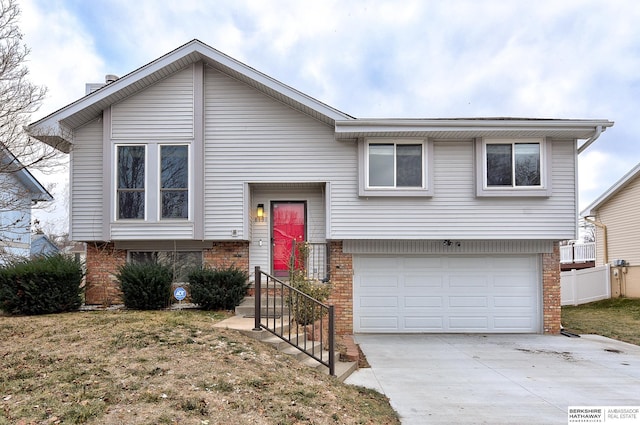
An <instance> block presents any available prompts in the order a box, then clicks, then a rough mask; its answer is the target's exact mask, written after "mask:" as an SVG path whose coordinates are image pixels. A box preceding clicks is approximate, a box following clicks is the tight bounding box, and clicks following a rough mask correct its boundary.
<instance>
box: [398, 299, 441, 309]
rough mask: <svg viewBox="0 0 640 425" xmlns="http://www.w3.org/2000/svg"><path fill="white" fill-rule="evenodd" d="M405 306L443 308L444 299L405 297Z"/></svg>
mask: <svg viewBox="0 0 640 425" xmlns="http://www.w3.org/2000/svg"><path fill="white" fill-rule="evenodd" d="M404 305H405V307H407V308H411V307H418V308H424V307H442V297H404Z"/></svg>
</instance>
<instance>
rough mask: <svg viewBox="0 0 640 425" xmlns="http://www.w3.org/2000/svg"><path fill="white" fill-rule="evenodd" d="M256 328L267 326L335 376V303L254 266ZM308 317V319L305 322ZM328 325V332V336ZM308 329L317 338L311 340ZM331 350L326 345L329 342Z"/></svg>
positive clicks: (271, 331) (269, 330)
mask: <svg viewBox="0 0 640 425" xmlns="http://www.w3.org/2000/svg"><path fill="white" fill-rule="evenodd" d="M254 295H255V322H254V330H255V331H259V330H261V329H264V330H266V331H268V332H270V333H272V334H273V335H275V336H277V337H278V338H280V339H281V340H283V341H285V342H287V343H288V344H290V345H291V346H293V347H295V348H297V349H298V350H300V351H301V352H303V353H305V354H306V355H308V356H309V357H311V358H313V359H315V360H317V361H318V362H320V363H321V364H323V365H325V366H326V367H328V368H329V374H330V375H333V376H335V323H334V311H333V306H332V305H326V304H323V303H321V302H320V301H318V300H316V299H314V298H312V297H310V296H309V295H307V294H305V293H304V292H302V291H300V290H298V289H296V288H294V287H292V286H290V285H288V284H286V283H285V282H283V281H281V280H279V279H277V278H275V277H273V276H271V275H269V274H267V273H265V272H263V271H262V270H260V267H259V266H257V267H256V269H255V294H254ZM307 321H309V323H305V322H307ZM325 328H326V330H327V336H326V338H325V332H324V331H325ZM307 331H310V332H311V335H314V336H315V335H316V333H318V331H319V338H318V339H319V340H318V341H309V338H307ZM327 345H328V347H327V349H328V352H325V350H324V347H325V346H327Z"/></svg>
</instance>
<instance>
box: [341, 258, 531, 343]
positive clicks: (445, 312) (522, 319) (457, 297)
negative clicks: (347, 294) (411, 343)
mask: <svg viewBox="0 0 640 425" xmlns="http://www.w3.org/2000/svg"><path fill="white" fill-rule="evenodd" d="M539 269H540V266H539V261H538V256H536V255H508V256H504V255H503V256H480V255H477V256H458V255H456V256H444V257H443V256H388V255H387V256H373V255H372V256H368V255H367V256H365V255H359V256H358V255H356V256H354V298H353V300H354V303H353V317H354V331H355V332H481V333H482V332H496V333H502V332H539V331H540V317H541V312H540V304H541V300H542V296H541V295H540V293H541V284H540V282H541V280H542V279H541V278H540V272H539Z"/></svg>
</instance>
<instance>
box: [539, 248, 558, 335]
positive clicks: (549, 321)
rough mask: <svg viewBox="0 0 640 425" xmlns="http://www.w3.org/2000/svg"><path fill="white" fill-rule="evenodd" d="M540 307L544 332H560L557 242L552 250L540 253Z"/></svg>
mask: <svg viewBox="0 0 640 425" xmlns="http://www.w3.org/2000/svg"><path fill="white" fill-rule="evenodd" d="M542 309H543V329H544V333H549V334H558V333H560V325H561V317H560V314H561V310H560V246H559V244H558V242H555V243H554V244H553V252H551V253H548V254H542Z"/></svg>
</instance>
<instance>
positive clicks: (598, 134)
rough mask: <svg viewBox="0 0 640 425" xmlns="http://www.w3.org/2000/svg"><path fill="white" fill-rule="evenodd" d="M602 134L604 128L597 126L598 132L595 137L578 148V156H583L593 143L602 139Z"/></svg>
mask: <svg viewBox="0 0 640 425" xmlns="http://www.w3.org/2000/svg"><path fill="white" fill-rule="evenodd" d="M601 134H602V126H601V125H598V126H596V131H595V132H594V133H593V136H591V137H589V139H587V141H586V142H584V143H583V144H582V145H580V147H579V148H578V154H581V153H582V151H584V150H585V149H587V148H588V147H589V146H590V145H591V144H592V143H593V142H595V141H596V140H598V137H600V135H601Z"/></svg>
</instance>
